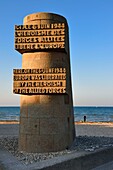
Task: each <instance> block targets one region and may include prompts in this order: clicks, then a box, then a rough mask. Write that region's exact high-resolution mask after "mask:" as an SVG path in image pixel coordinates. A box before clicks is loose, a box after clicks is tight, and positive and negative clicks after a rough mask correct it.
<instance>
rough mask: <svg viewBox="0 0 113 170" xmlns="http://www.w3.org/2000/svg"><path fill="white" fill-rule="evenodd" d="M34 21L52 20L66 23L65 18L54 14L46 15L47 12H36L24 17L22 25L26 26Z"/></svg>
mask: <svg viewBox="0 0 113 170" xmlns="http://www.w3.org/2000/svg"><path fill="white" fill-rule="evenodd" d="M35 20H53V21H56V22H65V23H67V20H66V18H65V17H63V16H62V15H59V14H54V13H48V12H38V13H33V14H29V15H27V16H25V18H24V20H23V22H24V24H27V23H29V22H31V21H35Z"/></svg>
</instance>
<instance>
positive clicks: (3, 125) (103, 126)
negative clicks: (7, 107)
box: [0, 121, 113, 137]
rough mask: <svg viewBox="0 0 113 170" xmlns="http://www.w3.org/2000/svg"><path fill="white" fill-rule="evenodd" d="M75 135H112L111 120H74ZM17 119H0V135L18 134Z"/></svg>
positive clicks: (112, 126)
mask: <svg viewBox="0 0 113 170" xmlns="http://www.w3.org/2000/svg"><path fill="white" fill-rule="evenodd" d="M75 127H76V136H105V137H113V122H108V123H107V122H105V123H103V122H97V123H95V122H86V123H82V122H75ZM18 132H19V122H18V121H0V136H4V135H5V136H13V135H14V136H18Z"/></svg>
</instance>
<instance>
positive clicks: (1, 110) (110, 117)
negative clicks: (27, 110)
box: [0, 106, 113, 122]
mask: <svg viewBox="0 0 113 170" xmlns="http://www.w3.org/2000/svg"><path fill="white" fill-rule="evenodd" d="M73 109H74V120H75V122H78V121H80V122H82V121H84V116H86V121H87V122H113V107H100V106H98V107H96V106H95V107H91V106H90V107H88V106H87V107H82V106H81V107H80V106H76V107H74V108H73ZM19 118H20V107H0V121H5V120H6V121H13V120H16V121H19Z"/></svg>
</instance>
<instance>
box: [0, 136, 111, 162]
mask: <svg viewBox="0 0 113 170" xmlns="http://www.w3.org/2000/svg"><path fill="white" fill-rule="evenodd" d="M0 145H2V146H4V147H5V148H6V149H7V150H8V151H9V152H10V153H12V154H13V155H14V156H15V157H16V158H17V159H18V160H19V161H21V162H23V163H24V164H26V165H28V164H32V163H34V162H39V161H42V160H46V159H51V158H53V157H57V156H61V155H65V154H70V153H72V152H76V151H86V152H94V151H95V150H96V149H99V148H106V147H113V138H112V137H95V136H93V137H90V136H78V137H76V139H75V141H74V142H73V144H72V146H71V147H70V148H69V149H68V150H67V149H66V150H63V151H59V152H50V153H26V152H22V151H19V150H18V138H16V137H5V138H3V137H2V138H0Z"/></svg>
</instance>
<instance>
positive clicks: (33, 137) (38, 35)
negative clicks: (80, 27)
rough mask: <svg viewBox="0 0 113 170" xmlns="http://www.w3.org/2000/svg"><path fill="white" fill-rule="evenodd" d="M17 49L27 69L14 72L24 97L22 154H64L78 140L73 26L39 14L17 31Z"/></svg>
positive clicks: (16, 88) (18, 90)
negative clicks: (71, 42)
mask: <svg viewBox="0 0 113 170" xmlns="http://www.w3.org/2000/svg"><path fill="white" fill-rule="evenodd" d="M15 49H16V50H17V51H19V52H20V53H21V54H22V69H14V89H13V92H14V93H15V94H21V101H20V129H19V150H21V151H26V152H51V151H60V150H63V149H65V148H67V147H69V146H70V145H71V144H72V142H73V140H74V137H75V126H74V115H73V101H72V88H71V71H70V52H69V35H68V24H67V21H66V19H65V18H64V17H62V16H60V15H57V14H53V13H35V14H30V15H28V16H26V17H25V18H24V24H23V25H16V26H15Z"/></svg>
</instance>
